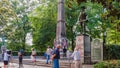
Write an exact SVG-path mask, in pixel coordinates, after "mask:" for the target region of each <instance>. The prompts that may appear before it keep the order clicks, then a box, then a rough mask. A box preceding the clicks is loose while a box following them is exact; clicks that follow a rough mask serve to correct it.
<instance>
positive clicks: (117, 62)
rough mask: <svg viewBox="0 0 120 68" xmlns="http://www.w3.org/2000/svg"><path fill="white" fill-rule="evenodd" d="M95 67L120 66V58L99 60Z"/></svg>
mask: <svg viewBox="0 0 120 68" xmlns="http://www.w3.org/2000/svg"><path fill="white" fill-rule="evenodd" d="M94 68H120V60H109V61H103V62H99V63H97V64H95V65H94Z"/></svg>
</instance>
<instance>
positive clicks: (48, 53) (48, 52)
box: [46, 46, 52, 64]
mask: <svg viewBox="0 0 120 68" xmlns="http://www.w3.org/2000/svg"><path fill="white" fill-rule="evenodd" d="M51 51H52V49H51V48H50V47H49V46H48V48H47V50H46V54H47V56H46V64H48V62H49V60H50V55H51Z"/></svg>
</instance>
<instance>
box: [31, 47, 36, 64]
mask: <svg viewBox="0 0 120 68" xmlns="http://www.w3.org/2000/svg"><path fill="white" fill-rule="evenodd" d="M31 59H32V62H34V64H36V63H35V62H36V51H35V49H34V48H32V54H31Z"/></svg>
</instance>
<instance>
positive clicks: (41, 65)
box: [0, 56, 93, 68]
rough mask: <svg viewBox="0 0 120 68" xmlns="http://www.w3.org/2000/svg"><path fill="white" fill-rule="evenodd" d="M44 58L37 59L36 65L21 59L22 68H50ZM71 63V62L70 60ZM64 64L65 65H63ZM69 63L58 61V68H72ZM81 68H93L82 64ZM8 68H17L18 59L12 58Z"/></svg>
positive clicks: (27, 59)
mask: <svg viewBox="0 0 120 68" xmlns="http://www.w3.org/2000/svg"><path fill="white" fill-rule="evenodd" d="M45 61H46V60H45V58H40V57H37V62H36V65H34V64H33V63H32V61H31V59H30V57H28V56H27V57H24V59H23V68H52V65H53V64H52V63H51V64H46V63H45ZM71 61H72V60H71ZM63 63H65V64H63ZM69 63H70V62H69V61H66V60H60V68H73V67H72V65H71V67H70V64H69ZM0 67H1V68H3V62H2V61H1V62H0ZM82 67H83V68H93V65H89V64H83V65H82ZM9 68H19V65H18V58H17V56H16V57H13V60H12V62H11V63H9Z"/></svg>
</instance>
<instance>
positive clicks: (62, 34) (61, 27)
mask: <svg viewBox="0 0 120 68" xmlns="http://www.w3.org/2000/svg"><path fill="white" fill-rule="evenodd" d="M57 15H58V16H57V28H56V38H55V40H54V43H55V45H57V44H60V45H61V46H63V47H64V46H65V47H67V39H66V28H65V27H66V26H65V11H64V0H58V14H57Z"/></svg>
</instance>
